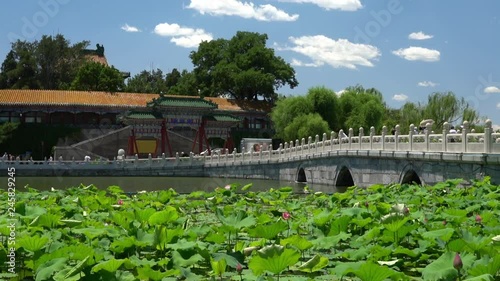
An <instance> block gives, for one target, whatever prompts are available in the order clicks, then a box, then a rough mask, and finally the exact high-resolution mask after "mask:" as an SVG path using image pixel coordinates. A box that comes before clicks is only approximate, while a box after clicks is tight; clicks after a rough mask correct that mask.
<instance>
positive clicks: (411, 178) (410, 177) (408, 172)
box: [400, 167, 422, 185]
mask: <svg viewBox="0 0 500 281" xmlns="http://www.w3.org/2000/svg"><path fill="white" fill-rule="evenodd" d="M400 184H417V185H422V180H421V179H420V177H419V176H418V174H417V172H415V170H414V169H413V168H412V167H409V168H408V169H405V170H403V172H402V173H401V180H400Z"/></svg>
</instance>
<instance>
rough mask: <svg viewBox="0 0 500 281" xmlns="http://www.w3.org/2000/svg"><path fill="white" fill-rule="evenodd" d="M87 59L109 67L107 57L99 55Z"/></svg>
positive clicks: (88, 56)
mask: <svg viewBox="0 0 500 281" xmlns="http://www.w3.org/2000/svg"><path fill="white" fill-rule="evenodd" d="M86 57H87V59H88V60H90V61H93V62H98V63H100V64H103V65H105V66H109V64H108V60H107V59H106V57H105V56H102V57H100V56H98V55H87V56H86Z"/></svg>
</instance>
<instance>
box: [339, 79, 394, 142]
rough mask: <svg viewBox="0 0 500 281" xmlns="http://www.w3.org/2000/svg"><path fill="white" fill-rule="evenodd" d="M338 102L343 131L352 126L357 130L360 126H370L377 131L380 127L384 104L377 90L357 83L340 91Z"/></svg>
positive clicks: (383, 114) (366, 128)
mask: <svg viewBox="0 0 500 281" xmlns="http://www.w3.org/2000/svg"><path fill="white" fill-rule="evenodd" d="M339 102H340V113H341V124H342V127H343V128H342V129H343V130H344V131H347V130H348V129H349V128H353V129H354V131H355V132H357V131H358V129H359V128H360V127H363V128H364V129H365V130H368V129H369V128H370V127H372V126H373V127H375V129H376V130H377V131H379V130H380V129H381V128H382V125H383V124H382V122H383V120H384V116H385V105H384V102H383V99H382V94H381V93H380V92H379V91H378V90H376V89H373V88H370V89H365V88H363V87H362V86H359V85H357V86H354V87H349V88H346V90H345V91H344V92H343V93H342V95H341V96H340V98H339Z"/></svg>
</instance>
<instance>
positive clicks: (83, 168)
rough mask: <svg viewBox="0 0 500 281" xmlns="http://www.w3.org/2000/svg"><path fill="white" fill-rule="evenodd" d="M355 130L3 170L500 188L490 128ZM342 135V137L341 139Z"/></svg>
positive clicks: (499, 158) (496, 141)
mask: <svg viewBox="0 0 500 281" xmlns="http://www.w3.org/2000/svg"><path fill="white" fill-rule="evenodd" d="M359 131H360V132H359V135H356V136H354V134H353V130H352V129H350V130H349V134H348V135H345V134H344V133H343V132H342V131H340V132H339V134H335V133H334V132H332V133H331V134H330V135H327V134H326V133H325V134H323V136H321V137H320V136H315V137H314V138H312V137H309V138H308V139H302V140H300V141H299V140H297V141H295V142H288V143H284V144H281V145H280V147H279V148H278V149H276V150H271V151H260V152H246V153H237V152H236V151H233V152H232V153H229V152H226V153H223V154H219V155H212V156H198V155H194V154H191V155H189V156H188V157H179V154H177V156H176V157H173V158H167V157H165V156H162V157H159V158H151V157H150V158H149V159H138V158H135V159H119V160H113V161H93V162H82V161H65V160H62V159H57V160H56V161H2V162H0V167H1V168H2V169H4V170H5V171H6V170H7V168H8V167H15V168H16V174H17V175H18V176H53V177H54V176H55V177H65V176H188V177H223V178H250V179H252V178H253V179H272V180H281V181H298V182H304V183H314V184H324V185H331V186H336V187H346V186H352V185H356V186H363V187H364V186H368V185H371V184H377V183H380V184H391V183H402V184H404V183H413V182H414V183H418V184H435V183H437V182H441V181H444V180H447V179H454V178H462V179H465V180H473V179H480V178H482V177H484V176H490V177H491V181H492V182H493V183H495V184H500V133H493V132H492V128H491V121H489V120H488V121H487V122H486V126H485V130H484V133H474V132H469V130H468V124H467V123H465V124H464V129H463V131H462V132H461V133H457V134H449V133H448V125H447V124H445V129H444V130H443V132H442V133H440V134H434V133H430V132H431V127H430V125H429V124H428V127H427V130H425V133H422V134H416V133H414V127H413V126H411V127H410V133H409V134H406V135H402V134H400V133H399V127H396V130H395V133H394V134H387V128H385V127H384V129H383V131H382V134H381V135H375V131H374V129H373V128H371V130H370V133H369V135H366V136H365V135H364V131H363V129H362V128H360V130H359ZM337 136H344V137H337Z"/></svg>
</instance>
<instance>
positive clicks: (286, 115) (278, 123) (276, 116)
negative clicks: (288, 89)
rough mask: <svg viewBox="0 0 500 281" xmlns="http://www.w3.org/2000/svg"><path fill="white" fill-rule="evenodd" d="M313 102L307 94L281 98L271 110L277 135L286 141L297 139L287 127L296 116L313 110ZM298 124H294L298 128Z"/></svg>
mask: <svg viewBox="0 0 500 281" xmlns="http://www.w3.org/2000/svg"><path fill="white" fill-rule="evenodd" d="M313 109H314V107H313V104H312V103H311V101H310V100H309V99H307V98H306V97H305V96H296V97H287V98H281V99H279V100H278V101H277V102H276V106H275V107H274V108H273V110H272V112H271V119H272V121H273V125H274V128H275V130H276V137H278V138H282V139H284V140H285V141H290V140H295V139H296V137H295V136H294V135H293V136H292V135H290V131H289V130H288V133H286V129H287V127H288V126H289V125H290V124H292V122H293V121H294V119H295V118H297V117H299V116H302V115H307V114H310V113H312V112H313ZM297 125H298V124H294V127H295V128H296V126H297Z"/></svg>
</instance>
